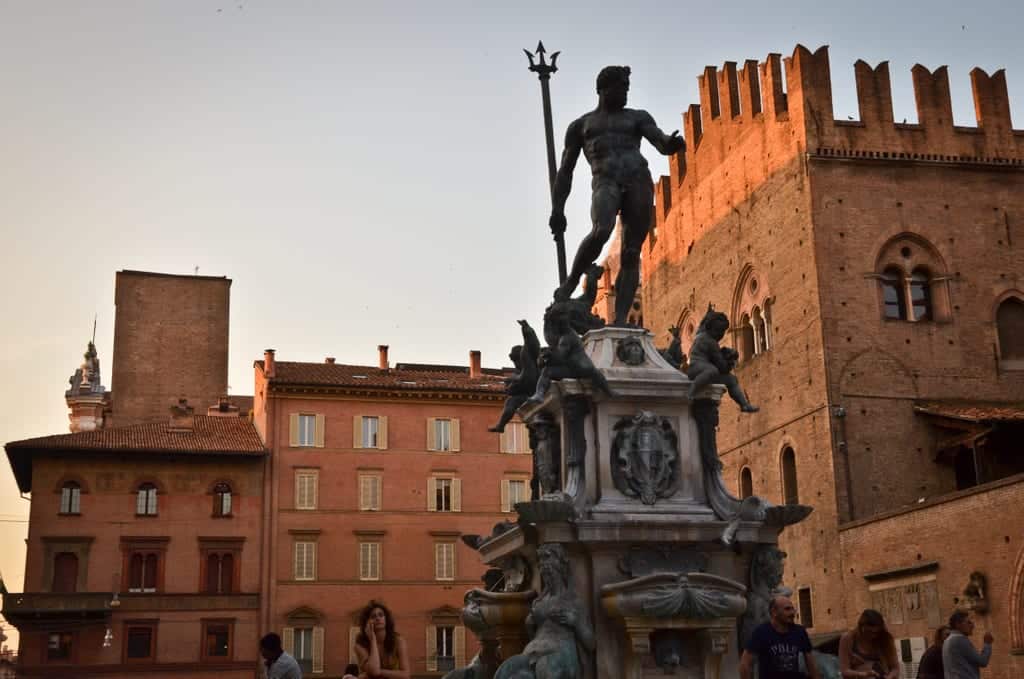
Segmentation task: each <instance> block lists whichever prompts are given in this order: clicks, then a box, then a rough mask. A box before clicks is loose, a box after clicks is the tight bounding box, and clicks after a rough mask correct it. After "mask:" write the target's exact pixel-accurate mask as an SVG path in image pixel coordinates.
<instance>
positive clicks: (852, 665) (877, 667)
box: [839, 608, 900, 679]
mask: <svg viewBox="0 0 1024 679" xmlns="http://www.w3.org/2000/svg"><path fill="white" fill-rule="evenodd" d="M839 671H840V673H841V674H842V676H843V679H899V676H900V664H899V657H898V656H897V655H896V642H895V640H893V638H892V634H890V633H889V630H888V629H886V627H885V618H883V617H882V614H881V613H879V612H878V611H876V610H872V609H870V608H869V609H867V610H865V611H864V612H863V613H861V614H860V619H859V620H858V621H857V627H856V628H855V629H853V630H851V631H849V632H847V633H845V634H844V635H843V636H842V637H841V638H840V639H839Z"/></svg>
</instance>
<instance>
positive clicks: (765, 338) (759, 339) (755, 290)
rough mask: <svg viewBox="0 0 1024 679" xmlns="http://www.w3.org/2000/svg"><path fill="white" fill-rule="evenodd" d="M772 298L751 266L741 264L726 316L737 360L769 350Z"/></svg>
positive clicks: (762, 280)
mask: <svg viewBox="0 0 1024 679" xmlns="http://www.w3.org/2000/svg"><path fill="white" fill-rule="evenodd" d="M773 302H774V299H773V298H772V296H771V293H770V291H769V290H768V285H767V283H766V282H765V279H763V278H762V277H761V276H760V275H759V274H758V273H757V272H755V271H754V269H753V267H751V266H749V265H748V266H746V267H744V269H743V271H742V273H741V274H740V278H739V282H738V283H737V284H736V290H735V291H734V292H733V300H732V313H731V315H730V316H729V318H730V319H732V321H733V323H734V325H733V328H732V335H733V346H734V347H735V348H736V349H737V351H739V354H740V361H741V362H742V361H749V360H750V359H752V358H754V357H755V356H760V355H761V354H763V353H765V352H766V351H770V350H771V348H772V345H773V343H774V342H773V337H772V328H771V323H772V320H771V307H772V304H773Z"/></svg>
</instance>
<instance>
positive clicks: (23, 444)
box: [6, 415, 266, 455]
mask: <svg viewBox="0 0 1024 679" xmlns="http://www.w3.org/2000/svg"><path fill="white" fill-rule="evenodd" d="M193 423H194V425H193V429H192V430H191V431H183V430H180V429H173V428H171V426H170V424H169V423H167V422H158V423H150V424H133V425H127V426H124V427H111V428H109V429H97V430H96V431H80V432H75V433H73V434H56V435H53V436H40V437H38V438H34V439H24V440H22V441H12V442H10V443H8V444H7V445H6V448H7V450H8V451H10V450H17V449H25V448H31V449H49V450H126V451H127V450H132V451H138V452H165V453H220V454H225V453H226V454H239V455H262V454H265V453H266V448H265V447H264V445H263V441H262V440H261V439H260V435H259V433H257V431H256V427H255V426H253V424H252V422H249V421H248V420H247V419H245V418H242V417H237V418H235V417H208V416H206V415H194V416H193Z"/></svg>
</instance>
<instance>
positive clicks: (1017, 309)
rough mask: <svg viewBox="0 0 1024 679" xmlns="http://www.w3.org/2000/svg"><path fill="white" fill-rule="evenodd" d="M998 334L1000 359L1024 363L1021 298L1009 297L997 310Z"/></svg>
mask: <svg viewBox="0 0 1024 679" xmlns="http://www.w3.org/2000/svg"><path fill="white" fill-rule="evenodd" d="M996 332H997V333H998V336H999V358H1000V359H1001V360H1003V361H1024V302H1022V301H1021V299H1020V298H1019V297H1007V298H1006V299H1005V300H1003V302H1002V303H1001V304H1000V305H999V308H998V309H996ZM1022 367H1024V365H1022Z"/></svg>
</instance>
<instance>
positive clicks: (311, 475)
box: [295, 469, 320, 509]
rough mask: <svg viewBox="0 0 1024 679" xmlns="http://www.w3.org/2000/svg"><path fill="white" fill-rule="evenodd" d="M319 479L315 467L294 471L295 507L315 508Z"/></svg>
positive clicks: (318, 473)
mask: <svg viewBox="0 0 1024 679" xmlns="http://www.w3.org/2000/svg"><path fill="white" fill-rule="evenodd" d="M319 480H320V472H319V471H318V470H316V469H298V470H296V471H295V508H296V509H316V507H317V494H318V493H317V491H318V488H317V486H318V485H319Z"/></svg>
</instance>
